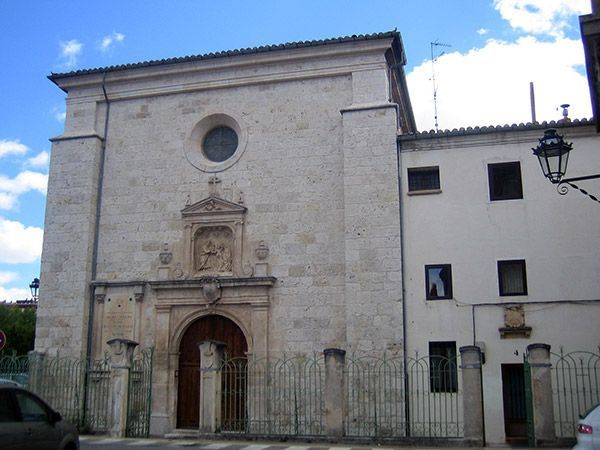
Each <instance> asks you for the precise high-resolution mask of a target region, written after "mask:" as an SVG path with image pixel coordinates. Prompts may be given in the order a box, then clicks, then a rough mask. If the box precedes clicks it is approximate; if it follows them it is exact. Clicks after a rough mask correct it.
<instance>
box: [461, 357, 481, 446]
mask: <svg viewBox="0 0 600 450" xmlns="http://www.w3.org/2000/svg"><path fill="white" fill-rule="evenodd" d="M459 350H460V361H461V365H460V368H461V369H462V389H463V423H464V427H465V429H464V436H465V440H467V441H471V442H472V443H473V444H475V445H483V442H484V439H485V438H484V435H483V401H482V397H481V395H482V389H481V387H482V386H481V349H480V348H479V347H477V346H475V345H468V346H465V347H460V349H459Z"/></svg>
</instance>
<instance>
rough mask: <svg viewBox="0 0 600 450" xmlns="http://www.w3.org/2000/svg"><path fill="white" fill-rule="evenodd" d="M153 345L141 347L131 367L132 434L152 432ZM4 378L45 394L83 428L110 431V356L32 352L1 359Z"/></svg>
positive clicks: (129, 414)
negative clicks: (49, 354)
mask: <svg viewBox="0 0 600 450" xmlns="http://www.w3.org/2000/svg"><path fill="white" fill-rule="evenodd" d="M152 354H153V352H152V349H150V350H146V351H142V352H140V354H139V356H138V357H137V358H136V359H135V360H134V363H133V367H132V369H131V372H130V386H129V392H130V397H129V402H128V411H127V434H128V435H130V436H133V437H142V436H147V435H148V433H149V426H150V400H151V395H150V392H151V378H152ZM0 378H6V379H10V380H14V381H17V382H18V383H20V384H21V385H23V386H25V387H27V388H28V389H30V390H31V391H33V392H35V393H36V394H38V395H39V396H40V397H42V398H44V399H45V400H46V401H47V402H48V403H50V404H51V405H52V407H53V408H54V409H56V410H57V411H58V412H60V413H61V414H62V416H63V417H64V418H65V419H66V420H68V421H69V422H71V423H73V424H76V425H77V426H78V427H79V428H80V429H81V430H85V431H90V432H97V433H103V432H107V431H108V429H109V426H110V423H109V407H110V405H109V399H110V387H111V386H110V383H111V368H110V361H109V359H108V356H105V357H104V358H103V359H100V360H96V361H89V360H87V359H81V358H69V357H61V356H60V355H56V356H52V357H49V356H46V355H44V354H40V353H35V352H31V353H30V354H29V355H28V356H20V357H16V356H3V357H1V358H0Z"/></svg>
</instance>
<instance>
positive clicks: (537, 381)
mask: <svg viewBox="0 0 600 450" xmlns="http://www.w3.org/2000/svg"><path fill="white" fill-rule="evenodd" d="M527 355H528V361H529V367H530V368H531V394H532V397H533V426H534V433H535V441H536V445H544V444H548V443H551V442H554V441H555V439H556V435H555V430H554V403H553V402H552V377H551V371H550V369H551V367H552V365H551V364H550V346H549V345H548V344H530V345H528V346H527Z"/></svg>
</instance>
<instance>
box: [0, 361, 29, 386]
mask: <svg viewBox="0 0 600 450" xmlns="http://www.w3.org/2000/svg"><path fill="white" fill-rule="evenodd" d="M0 378H4V379H5V380H12V381H15V382H17V383H19V384H21V385H23V386H26V385H27V381H28V378H29V357H27V356H16V355H4V356H0Z"/></svg>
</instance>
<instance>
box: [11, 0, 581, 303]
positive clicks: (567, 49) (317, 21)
mask: <svg viewBox="0 0 600 450" xmlns="http://www.w3.org/2000/svg"><path fill="white" fill-rule="evenodd" d="M590 10H591V7H590V2H589V0H395V1H393V0H369V1H353V0H345V1H342V0H320V1H316V0H309V1H293V2H292V1H285V0H279V1H271V0H268V1H258V0H257V1H241V0H239V1H232V0H221V1H218V2H215V1H200V0H196V1H193V0H171V1H167V0H164V1H156V0H145V1H141V0H140V1H138V0H129V1H123V0H119V1H115V0H105V1H102V2H100V1H96V0H90V1H75V0H73V1H65V0H52V1H49V0H38V1H35V2H34V1H27V0H0V29H1V30H2V32H1V34H0V58H1V60H2V70H1V71H0V300H4V299H7V300H16V299H19V298H24V297H26V296H28V295H29V289H28V285H29V283H30V282H31V280H32V279H33V278H34V277H37V276H39V266H40V253H41V244H42V229H43V223H44V205H45V186H46V182H47V172H48V155H49V152H50V150H51V145H50V143H49V141H48V139H49V138H51V137H53V136H57V135H59V134H61V132H62V130H63V127H64V112H65V103H64V102H65V95H64V93H63V92H62V91H61V90H60V89H58V88H57V87H56V86H55V85H54V84H52V83H51V82H50V81H49V80H48V79H47V78H46V77H47V75H49V74H50V73H51V72H68V71H71V70H76V69H81V68H92V67H104V66H110V65H116V64H124V63H130V62H139V61H146V60H154V59H162V58H169V57H176V56H184V55H193V54H202V53H209V52H213V51H220V50H230V49H237V48H244V47H255V46H260V45H269V44H279V43H283V42H291V41H302V40H313V39H322V38H328V37H337V36H346V35H352V34H363V33H374V32H380V31H389V30H393V29H395V28H397V29H398V31H400V33H401V34H402V38H403V41H404V46H405V49H406V53H407V57H408V64H407V66H406V68H405V70H406V73H407V79H408V83H409V90H410V95H411V100H412V104H413V109H414V110H415V116H416V119H417V125H418V127H419V129H420V130H427V129H432V128H433V127H434V121H433V102H432V96H433V87H432V81H431V74H432V65H431V61H430V57H431V46H430V43H431V42H434V41H437V42H440V43H444V44H449V45H451V47H436V52H435V54H434V56H435V58H436V62H435V75H436V81H437V92H438V117H439V127H440V128H441V129H446V128H454V127H460V126H473V125H490V124H494V125H496V124H504V123H513V122H514V123H518V122H527V121H529V120H531V115H530V109H529V82H530V81H533V82H534V83H535V89H536V102H537V118H538V120H552V119H558V118H560V111H557V107H558V105H560V104H561V103H570V104H571V105H572V107H571V109H570V115H571V117H578V118H583V117H589V116H590V115H591V107H590V104H589V93H588V90H587V89H588V88H587V82H586V78H585V68H584V65H583V64H584V60H583V50H582V47H581V43H580V36H579V25H578V15H579V14H586V13H589V12H590ZM442 51H443V52H444V53H443V54H442ZM549 61H551V62H552V64H551V65H552V70H548V67H549V63H548V62H549Z"/></svg>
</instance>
